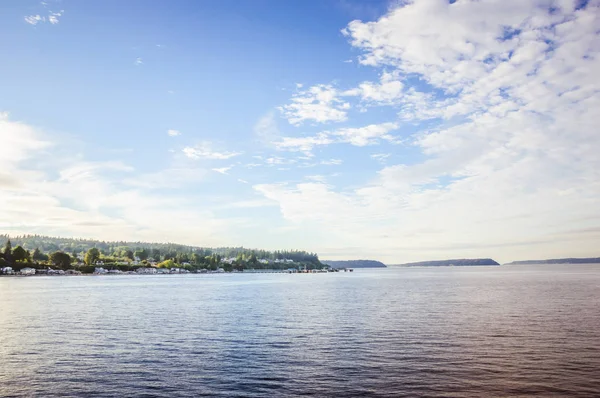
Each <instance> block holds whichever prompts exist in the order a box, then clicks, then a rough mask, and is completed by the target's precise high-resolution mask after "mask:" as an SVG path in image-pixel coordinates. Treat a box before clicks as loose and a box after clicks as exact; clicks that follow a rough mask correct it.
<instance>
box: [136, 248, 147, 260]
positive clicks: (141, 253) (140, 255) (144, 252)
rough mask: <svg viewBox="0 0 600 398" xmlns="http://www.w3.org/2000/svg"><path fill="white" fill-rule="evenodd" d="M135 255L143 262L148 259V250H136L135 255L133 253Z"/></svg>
mask: <svg viewBox="0 0 600 398" xmlns="http://www.w3.org/2000/svg"><path fill="white" fill-rule="evenodd" d="M133 254H134V256H135V257H137V258H139V259H140V260H141V261H144V260H147V259H148V250H146V249H142V250H136V251H135V253H133Z"/></svg>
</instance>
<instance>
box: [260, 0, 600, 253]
mask: <svg viewBox="0 0 600 398" xmlns="http://www.w3.org/2000/svg"><path fill="white" fill-rule="evenodd" d="M405 3H406V4H405V5H403V6H398V7H396V8H394V9H392V10H390V12H389V13H388V14H387V15H385V16H383V17H381V18H380V19H379V20H377V21H374V22H362V21H353V22H351V23H349V24H348V26H347V27H346V28H345V29H344V30H343V33H344V35H346V36H347V37H348V39H349V42H350V44H351V45H352V46H353V47H354V48H355V49H356V50H358V51H360V52H361V55H360V57H359V62H360V63H361V64H362V65H365V66H370V67H374V68H377V69H380V70H382V73H381V78H380V80H379V81H378V82H368V81H367V82H362V83H360V84H358V86H356V87H354V88H348V89H347V90H337V89H336V90H335V91H332V92H330V97H329V102H328V103H333V104H336V103H340V102H339V101H341V100H336V98H341V97H343V96H346V97H357V98H358V99H359V101H361V102H363V103H365V104H366V105H367V106H387V107H390V106H391V107H395V108H396V109H397V113H398V117H399V119H400V120H405V121H410V122H411V123H420V122H423V121H428V120H433V121H435V122H436V123H435V124H433V125H432V124H428V125H427V127H424V126H423V127H421V128H419V127H417V128H416V130H417V131H416V132H415V133H413V134H411V136H410V137H407V142H406V144H408V145H410V146H411V147H412V148H414V149H415V150H417V151H418V152H419V153H420V156H419V157H417V159H422V160H419V161H416V162H415V161H413V162H407V163H399V164H395V165H390V166H387V167H384V168H382V169H381V170H380V171H379V173H378V175H377V177H376V178H374V179H372V180H371V181H370V182H369V183H367V184H365V185H363V186H362V187H358V188H354V189H351V190H347V191H345V192H340V191H336V190H334V189H333V188H332V187H330V186H328V185H326V184H322V183H316V182H315V183H310V184H296V185H287V184H283V185H281V184H261V185H257V186H255V189H256V190H257V191H258V192H260V193H262V194H263V195H265V196H266V197H267V198H269V199H271V200H275V201H278V202H279V203H280V206H281V211H282V215H283V216H284V217H285V218H286V219H288V220H290V221H293V222H310V223H314V224H318V228H323V229H325V230H326V231H328V232H330V233H332V234H333V235H332V236H334V235H340V236H338V238H337V239H338V240H336V241H335V242H339V241H344V242H345V243H347V244H348V245H349V246H351V245H352V242H355V244H356V245H357V246H362V247H365V248H366V247H371V248H372V250H374V251H383V252H385V253H389V256H390V257H391V256H394V254H393V253H396V255H398V254H399V253H401V252H402V251H403V250H417V249H418V250H421V251H422V253H421V254H420V255H419V256H418V257H417V255H416V254H415V255H414V256H411V255H405V257H404V259H406V260H409V259H413V258H415V259H416V258H423V257H427V256H429V257H433V258H435V257H439V256H446V255H447V254H445V253H448V252H451V251H452V250H454V249H453V248H460V249H461V250H462V252H461V253H463V254H469V253H471V254H473V255H483V254H487V255H498V256H499V258H501V259H502V258H508V257H509V256H507V255H506V254H505V253H506V250H513V251H514V253H512V254H511V257H518V256H519V252H522V251H524V250H526V249H523V247H522V246H521V245H520V243H519V242H531V247H530V248H529V250H530V251H531V252H539V253H541V252H543V253H544V254H543V255H544V256H548V257H552V256H561V255H569V253H572V252H573V250H576V251H578V252H579V253H581V254H582V255H584V254H588V255H590V256H591V255H597V254H594V253H595V252H594V250H595V249H594V246H593V245H594V244H593V242H594V241H597V239H599V238H600V235H599V234H598V229H594V228H593V227H597V225H598V222H600V220H599V218H598V215H597V209H596V204H597V199H598V198H599V197H600V157H598V155H597V154H598V152H599V151H600V135H599V134H598V133H597V125H598V124H599V123H600V119H599V118H600V116H599V115H598V113H597V112H596V111H595V110H596V109H598V106H599V105H600V94H599V93H600V81H599V80H598V79H597V77H596V75H595V73H593V72H592V71H595V70H600V56H599V54H600V37H599V32H598V26H600V2H598V1H589V2H576V1H561V2H545V1H510V0H509V1H501V2H481V1H467V0H465V1H458V2H455V3H452V4H451V3H449V2H448V1H442V0H422V1H415V2H411V1H409V2H405ZM415 82H416V83H415ZM419 82H422V83H419ZM336 101H337V102H336ZM378 126H379V127H378V128H376V129H375V128H371V129H339V130H336V131H333V132H329V133H326V134H323V135H321V136H320V141H317V142H315V137H310V139H307V138H303V139H293V140H291V139H290V140H288V141H287V144H286V145H285V146H283V147H286V148H289V149H291V148H294V147H295V148H298V149H301V150H310V149H312V148H313V147H314V146H315V145H318V143H319V142H323V143H324V145H325V144H331V143H332V142H348V143H351V144H352V145H359V146H362V145H367V144H369V143H373V142H374V141H375V140H378V139H386V135H387V134H388V132H387V131H386V129H385V128H383V125H378ZM417 126H418V125H417ZM388 127H389V129H390V130H391V128H393V127H399V124H397V123H394V122H392V123H391V124H389V125H388ZM284 142H285V141H284ZM374 158H376V159H378V160H383V159H385V158H387V156H375V155H374ZM341 231H353V233H352V234H351V235H346V234H344V233H342V232H341ZM558 241H560V242H563V243H564V244H563V245H556V242H558ZM398 242H401V243H398ZM565 242H569V243H568V245H567V244H566V243H565ZM331 244H332V246H334V245H335V243H334V242H333V241H332V243H331ZM500 246H502V252H500V250H501V249H500V248H499V247H500ZM411 248H412V249H411ZM365 250H366V249H365ZM486 250H487V251H486ZM528 256H531V254H530V255H528Z"/></svg>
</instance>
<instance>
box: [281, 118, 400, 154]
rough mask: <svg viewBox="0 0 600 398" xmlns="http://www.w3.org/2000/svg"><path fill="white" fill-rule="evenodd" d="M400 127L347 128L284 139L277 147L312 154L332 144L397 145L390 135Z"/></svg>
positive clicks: (383, 124) (388, 124)
mask: <svg viewBox="0 0 600 398" xmlns="http://www.w3.org/2000/svg"><path fill="white" fill-rule="evenodd" d="M398 127H399V124H398V123H394V122H387V123H381V124H370V125H367V126H363V127H346V128H341V129H338V130H332V131H324V132H321V133H318V134H317V135H314V136H307V137H283V138H282V139H281V141H279V142H277V143H275V146H276V147H277V148H278V149H280V150H289V151H300V152H305V153H310V152H311V151H312V150H313V149H314V148H315V147H317V146H325V145H331V144H340V143H344V144H350V145H353V146H359V147H362V146H367V145H374V144H377V143H379V142H381V141H387V142H392V143H396V142H397V141H398V139H397V138H396V137H395V136H394V135H392V134H390V133H391V132H393V131H394V130H396V129H398Z"/></svg>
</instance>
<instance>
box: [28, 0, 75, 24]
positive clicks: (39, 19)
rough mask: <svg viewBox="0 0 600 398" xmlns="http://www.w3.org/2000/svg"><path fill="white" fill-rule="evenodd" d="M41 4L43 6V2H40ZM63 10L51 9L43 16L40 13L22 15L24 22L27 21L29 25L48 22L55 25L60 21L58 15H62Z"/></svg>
mask: <svg viewBox="0 0 600 398" xmlns="http://www.w3.org/2000/svg"><path fill="white" fill-rule="evenodd" d="M42 5H44V6H45V4H44V3H42ZM64 12H65V11H64V10H60V11H58V12H53V11H49V12H48V16H43V15H40V14H33V15H27V16H25V17H24V19H25V22H27V23H28V24H30V25H33V26H35V25H37V24H39V23H46V22H48V23H50V24H51V25H56V24H58V23H59V22H60V17H62V16H63V14H64Z"/></svg>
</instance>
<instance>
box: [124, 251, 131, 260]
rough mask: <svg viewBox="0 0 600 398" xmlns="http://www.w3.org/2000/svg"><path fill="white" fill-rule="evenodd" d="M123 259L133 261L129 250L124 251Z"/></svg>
mask: <svg viewBox="0 0 600 398" xmlns="http://www.w3.org/2000/svg"><path fill="white" fill-rule="evenodd" d="M125 257H127V258H128V259H130V260H132V261H133V252H132V251H131V250H127V251H125Z"/></svg>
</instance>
